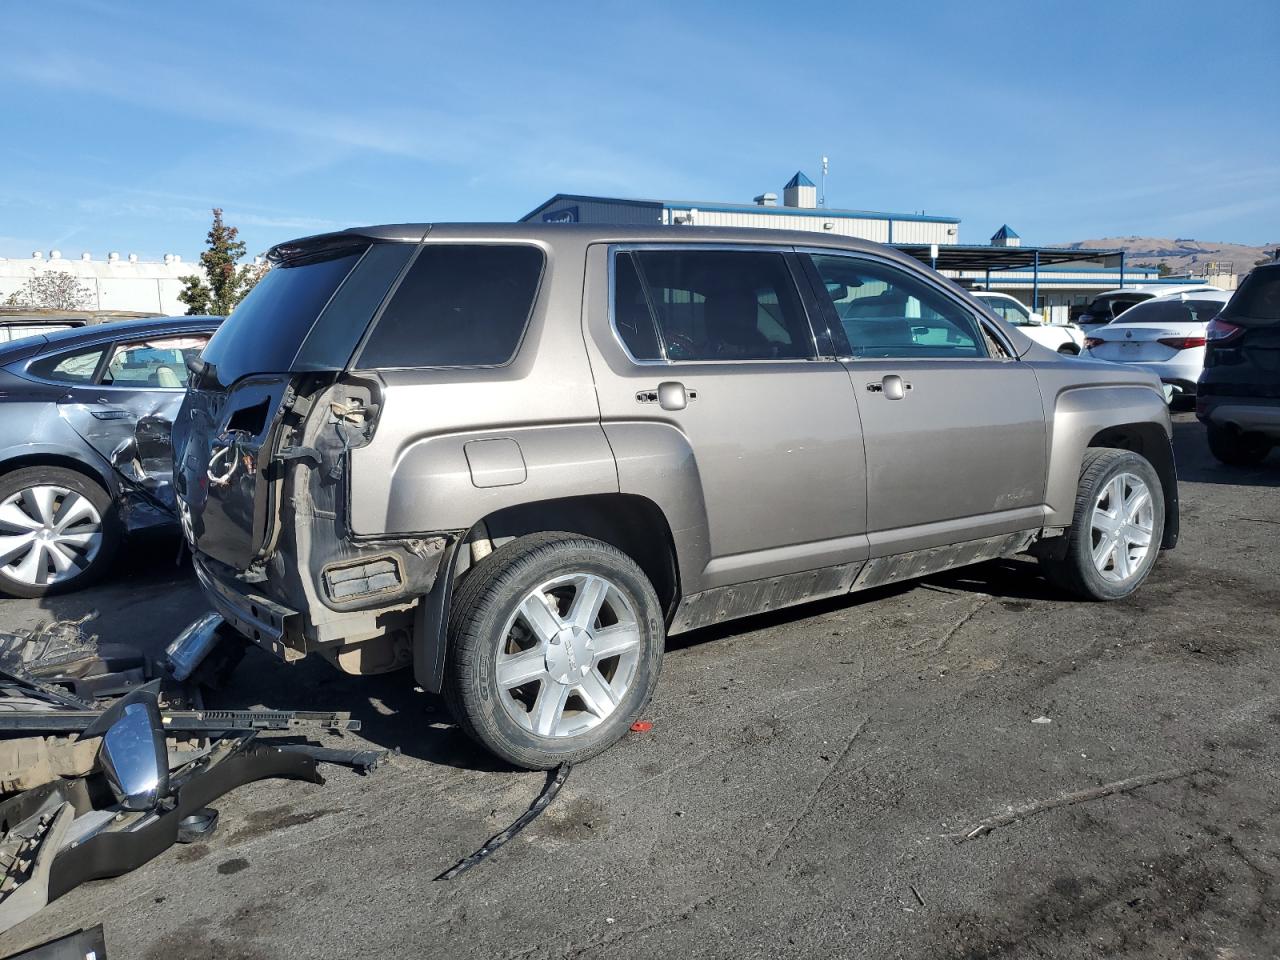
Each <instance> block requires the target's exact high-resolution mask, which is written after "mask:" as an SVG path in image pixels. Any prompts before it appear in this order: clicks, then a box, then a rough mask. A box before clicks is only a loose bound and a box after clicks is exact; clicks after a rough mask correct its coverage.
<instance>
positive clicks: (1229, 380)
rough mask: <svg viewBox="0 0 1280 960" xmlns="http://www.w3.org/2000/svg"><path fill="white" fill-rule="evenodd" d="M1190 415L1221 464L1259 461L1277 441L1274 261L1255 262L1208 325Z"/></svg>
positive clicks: (1278, 331) (1278, 314) (1279, 357)
mask: <svg viewBox="0 0 1280 960" xmlns="http://www.w3.org/2000/svg"><path fill="white" fill-rule="evenodd" d="M1206 337H1207V339H1208V344H1207V346H1206V349H1205V355H1204V373H1203V374H1202V375H1201V377H1200V384H1199V388H1198V390H1197V394H1196V416H1197V417H1198V418H1199V419H1200V421H1201V422H1202V423H1203V424H1204V425H1205V426H1206V427H1207V428H1208V429H1209V449H1210V450H1212V451H1213V455H1214V456H1215V457H1217V458H1218V459H1219V460H1221V461H1222V462H1223V463H1229V464H1233V465H1237V466H1247V465H1252V464H1257V463H1261V462H1262V461H1263V460H1264V459H1265V458H1266V456H1267V454H1268V453H1270V452H1271V448H1272V447H1273V446H1275V445H1276V444H1277V443H1280V263H1269V264H1267V265H1265V266H1261V267H1257V268H1256V269H1255V270H1254V271H1253V272H1252V273H1251V274H1249V276H1247V277H1246V278H1245V280H1244V282H1243V283H1242V284H1240V289H1239V290H1237V291H1236V292H1235V294H1234V295H1233V296H1232V297H1231V300H1230V301H1229V302H1228V303H1227V305H1226V306H1225V307H1223V308H1222V312H1221V313H1220V314H1218V316H1217V317H1216V318H1215V319H1214V320H1213V321H1212V322H1211V323H1210V324H1209V329H1208V332H1207V334H1206Z"/></svg>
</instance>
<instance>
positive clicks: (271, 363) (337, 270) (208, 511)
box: [173, 234, 417, 572]
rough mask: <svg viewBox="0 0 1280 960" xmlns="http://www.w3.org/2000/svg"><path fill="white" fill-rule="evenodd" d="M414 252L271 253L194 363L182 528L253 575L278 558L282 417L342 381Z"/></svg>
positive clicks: (343, 241)
mask: <svg viewBox="0 0 1280 960" xmlns="http://www.w3.org/2000/svg"><path fill="white" fill-rule="evenodd" d="M416 248H417V244H415V243H406V242H374V241H372V240H370V239H369V238H366V237H361V236H354V235H349V234H335V235H329V236H326V237H320V238H315V239H314V240H312V241H301V242H299V243H298V244H295V245H291V246H290V247H287V248H283V249H281V248H277V250H275V251H273V252H272V265H271V269H270V270H269V271H268V272H267V274H266V276H264V277H263V278H262V280H260V281H259V282H258V284H257V286H256V287H255V288H254V289H253V290H252V291H251V292H250V294H249V295H248V296H247V297H246V298H245V300H244V301H243V302H242V303H241V304H240V305H239V306H238V307H237V308H236V310H235V311H234V312H233V313H232V315H231V316H230V317H229V318H228V319H227V320H226V321H225V322H224V323H223V325H222V326H221V327H220V328H219V330H218V332H217V333H216V334H215V335H214V337H213V338H212V339H211V340H210V342H209V345H208V346H207V347H206V349H205V351H204V353H203V354H202V356H201V358H200V359H199V360H198V361H196V362H195V363H194V364H193V372H192V377H191V384H190V388H189V390H188V392H187V396H186V399H185V401H184V403H183V408H182V410H181V411H180V412H179V415H178V417H177V420H176V422H175V424H174V430H173V445H174V464H175V480H174V483H175V488H176V492H177V495H178V501H179V512H180V514H181V520H182V525H183V530H184V533H185V535H186V536H187V539H188V540H189V542H190V543H191V545H192V547H193V549H194V550H195V551H196V553H197V555H198V556H199V555H203V556H205V557H209V558H212V559H213V560H216V561H218V562H219V563H221V564H225V565H226V566H227V567H229V568H231V569H232V570H234V571H241V572H242V571H246V570H249V569H250V568H252V567H253V566H254V565H255V564H259V563H260V562H261V561H263V560H265V559H266V558H267V557H268V556H269V555H270V553H271V551H272V549H273V547H274V545H275V538H276V534H277V528H278V523H277V518H278V515H279V510H280V497H281V486H282V482H283V480H284V474H285V470H286V467H287V465H288V464H289V463H290V461H291V460H295V459H299V458H301V459H304V460H306V459H309V458H310V459H318V454H316V453H315V451H308V450H299V449H297V448H296V446H295V447H293V448H291V447H290V445H289V436H290V431H289V430H288V429H287V427H286V418H287V417H288V416H289V415H290V413H291V412H295V413H301V412H303V411H299V410H298V409H297V408H298V407H299V404H300V403H303V404H304V405H305V403H306V399H305V398H307V397H308V396H311V395H313V394H314V393H316V392H317V391H321V390H323V389H325V387H326V386H328V385H331V384H333V383H335V382H336V381H337V380H338V379H340V377H341V374H342V371H343V370H344V369H345V367H346V366H347V364H348V362H349V361H350V358H351V356H352V354H353V352H354V351H355V349H356V347H357V345H358V344H359V342H360V339H361V338H362V337H363V336H364V333H365V331H366V329H367V328H368V326H369V324H370V322H371V320H372V318H373V316H374V314H375V313H376V312H377V310H378V307H379V306H380V304H381V302H382V300H383V298H384V297H385V295H386V294H387V292H388V291H389V290H390V289H391V287H392V286H393V284H394V283H395V281H396V279H397V278H398V277H399V275H400V273H401V271H402V270H403V269H404V267H405V266H406V265H407V264H408V262H409V260H410V259H411V258H412V256H413V253H414V251H415V249H416Z"/></svg>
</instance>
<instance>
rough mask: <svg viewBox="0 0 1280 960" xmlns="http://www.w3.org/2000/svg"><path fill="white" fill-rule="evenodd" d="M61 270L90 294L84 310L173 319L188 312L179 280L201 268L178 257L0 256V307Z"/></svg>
mask: <svg viewBox="0 0 1280 960" xmlns="http://www.w3.org/2000/svg"><path fill="white" fill-rule="evenodd" d="M55 270H56V271H60V272H62V273H69V274H71V275H72V276H74V277H75V278H76V279H77V280H79V281H80V283H81V284H82V285H83V286H84V287H85V288H86V289H87V290H88V291H89V298H90V299H89V303H88V304H87V305H86V306H85V308H84V309H86V310H106V311H122V312H131V313H132V312H137V313H159V314H165V315H169V316H176V315H180V314H183V313H185V312H186V305H185V304H183V303H182V302H180V301H179V300H178V293H179V292H180V291H181V290H182V278H183V277H188V276H191V275H192V274H198V273H200V272H201V268H200V265H199V264H195V263H187V262H185V261H183V260H182V259H181V258H180V257H175V258H173V259H171V260H169V261H168V262H166V261H161V260H135V261H131V260H129V259H128V258H127V257H121V258H120V259H119V260H106V259H101V260H81V259H76V260H68V259H65V258H58V259H51V258H49V257H41V258H39V259H37V258H35V257H29V258H25V259H21V260H19V259H5V258H4V257H0V304H3V303H4V302H5V301H6V300H8V299H9V296H10V295H11V294H13V293H16V292H17V291H18V290H19V289H20V288H21V287H23V286H24V285H25V284H26V283H27V281H28V280H30V279H32V278H33V277H35V276H38V275H40V274H42V273H47V272H50V271H55Z"/></svg>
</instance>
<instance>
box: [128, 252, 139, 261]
mask: <svg viewBox="0 0 1280 960" xmlns="http://www.w3.org/2000/svg"><path fill="white" fill-rule="evenodd" d="M129 262H130V263H137V262H138V255H137V254H136V253H131V254H129Z"/></svg>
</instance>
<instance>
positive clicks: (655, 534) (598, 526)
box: [464, 493, 680, 618]
mask: <svg viewBox="0 0 1280 960" xmlns="http://www.w3.org/2000/svg"><path fill="white" fill-rule="evenodd" d="M546 530H564V531H567V532H569V533H580V534H582V535H583V536H587V537H591V538H593V539H596V540H601V541H603V542H605V543H608V544H612V545H613V546H615V547H617V548H618V549H619V550H621V551H622V552H623V553H625V554H627V555H628V556H629V557H631V559H633V560H634V561H635V562H636V563H637V564H639V566H640V569H641V570H643V571H644V572H645V575H646V576H647V577H648V578H649V580H650V582H652V583H653V588H654V590H655V591H657V594H658V600H659V601H660V602H661V604H662V608H663V611H664V612H665V613H666V615H667V617H668V618H670V616H671V614H672V613H673V612H674V611H675V607H676V603H677V601H678V600H679V599H680V571H679V567H678V564H677V562H676V552H675V542H674V540H673V538H672V536H671V527H670V525H669V524H668V523H667V518H666V516H665V515H664V514H663V512H662V510H661V508H659V506H658V505H657V504H656V503H654V502H653V501H652V500H649V499H646V498H645V497H639V496H635V495H632V494H624V493H613V494H599V495H594V496H583V497H565V498H563V499H559V500H542V501H538V502H536V503H527V504H520V505H518V506H514V507H507V508H506V509H503V510H498V511H496V512H495V513H491V514H489V515H488V516H487V517H485V518H484V519H483V520H482V521H481V522H480V523H478V524H476V526H475V527H473V528H472V530H471V531H470V532H469V533H468V535H467V537H465V538H464V540H474V539H475V538H476V537H477V535H479V537H481V538H485V535H486V534H487V539H488V540H490V541H492V543H493V545H494V546H498V545H501V544H502V543H505V542H506V541H508V540H512V539H514V538H516V537H520V536H524V535H525V534H529V533H539V532H542V531H546ZM464 562H465V561H464Z"/></svg>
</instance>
